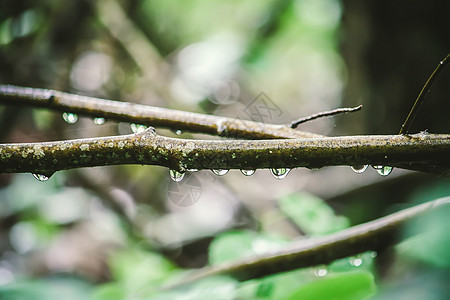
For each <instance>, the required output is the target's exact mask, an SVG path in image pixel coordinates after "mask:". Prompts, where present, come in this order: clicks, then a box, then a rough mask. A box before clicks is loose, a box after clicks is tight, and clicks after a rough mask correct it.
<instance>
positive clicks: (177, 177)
mask: <svg viewBox="0 0 450 300" xmlns="http://www.w3.org/2000/svg"><path fill="white" fill-rule="evenodd" d="M196 171H198V170H197V169H190V170H189V172H196ZM211 171H212V172H213V173H214V174H215V175H217V176H223V175H225V174H227V173H228V171H229V170H228V169H213V170H211ZM289 171H291V169H288V168H279V169H270V172H271V173H272V175H273V176H274V177H275V178H276V179H283V178H285V177H286V176H287V175H288V174H289ZM255 172H256V170H254V169H249V170H244V169H243V170H241V173H242V174H243V175H245V176H252V175H253V174H255ZM169 173H170V178H172V180H173V181H175V182H180V181H181V180H183V178H184V174H185V173H181V172H178V171H176V170H170V171H169Z"/></svg>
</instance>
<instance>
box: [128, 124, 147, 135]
mask: <svg viewBox="0 0 450 300" xmlns="http://www.w3.org/2000/svg"><path fill="white" fill-rule="evenodd" d="M130 128H131V131H133V133H141V132H144V131H145V130H146V129H147V126H145V125H140V124H135V123H131V124H130Z"/></svg>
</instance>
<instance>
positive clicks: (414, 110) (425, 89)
mask: <svg viewBox="0 0 450 300" xmlns="http://www.w3.org/2000/svg"><path fill="white" fill-rule="evenodd" d="M449 58H450V53H449V54H447V56H446V57H445V58H444V59H443V60H442V61H440V62H439V64H438V65H437V67H436V69H434V71H433V73H432V74H431V75H430V77H429V78H428V80H427V82H426V83H425V85H424V86H423V88H422V90H421V91H420V93H419V96H417V99H416V101H415V102H414V104H413V107H412V108H411V110H410V111H409V114H408V116H407V117H406V120H405V122H404V123H403V125H402V127H401V128H400V132H399V134H406V133H408V130H409V127H410V126H411V124H412V122H413V121H414V119H415V118H416V116H417V113H418V112H419V109H420V106H421V105H422V103H423V101H424V99H425V96H426V95H427V93H428V92H429V90H430V88H431V85H432V84H433V81H434V79H436V77H437V75H438V74H439V72H440V71H441V70H442V69H443V68H444V67H445V66H446V65H447V63H448V61H449Z"/></svg>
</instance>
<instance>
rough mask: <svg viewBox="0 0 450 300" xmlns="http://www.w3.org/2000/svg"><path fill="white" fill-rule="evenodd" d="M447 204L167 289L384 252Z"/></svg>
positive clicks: (221, 268) (201, 274) (219, 268)
mask: <svg viewBox="0 0 450 300" xmlns="http://www.w3.org/2000/svg"><path fill="white" fill-rule="evenodd" d="M446 205H450V197H446V198H440V199H436V200H433V201H430V202H427V203H424V204H420V205H416V206H414V207H411V208H407V209H404V210H402V211H399V212H397V213H394V214H391V215H388V216H386V217H383V218H380V219H377V220H375V221H371V222H368V223H365V224H361V225H357V226H353V227H351V228H348V229H345V230H342V231H340V232H337V233H334V234H330V235H327V236H324V237H319V238H310V239H307V240H299V241H297V242H294V243H293V244H291V245H290V246H288V247H285V248H282V249H280V250H278V251H273V252H270V253H267V254H263V255H258V256H253V257H249V258H243V259H240V260H237V261H231V262H226V263H223V264H219V265H216V266H209V267H205V268H203V269H200V270H197V271H193V272H189V273H188V274H186V276H185V277H184V278H183V279H181V280H180V281H179V282H178V283H175V284H172V285H170V286H166V287H165V289H171V288H175V287H177V286H181V285H185V284H189V283H192V282H194V281H197V280H200V279H202V278H206V277H210V276H216V275H228V276H232V277H234V278H236V279H238V280H241V281H243V280H249V279H254V278H260V277H263V276H268V275H272V274H277V273H281V272H286V271H290V270H295V269H298V268H305V267H312V266H317V265H322V264H328V263H331V262H332V261H334V260H336V259H340V258H344V257H348V256H351V255H356V254H359V253H362V252H366V251H371V250H372V251H380V250H382V249H386V248H387V247H389V246H392V245H395V244H396V243H397V242H399V241H400V240H402V239H405V238H407V236H404V235H400V234H399V233H401V231H400V230H401V229H402V228H403V226H404V225H405V223H406V222H408V221H409V220H411V219H413V218H417V217H419V216H420V215H423V214H424V213H426V212H429V211H432V210H436V209H442V207H444V206H446Z"/></svg>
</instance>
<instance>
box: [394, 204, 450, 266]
mask: <svg viewBox="0 0 450 300" xmlns="http://www.w3.org/2000/svg"><path fill="white" fill-rule="evenodd" d="M449 215H450V206H448V205H447V206H444V207H442V208H441V209H439V210H433V211H431V212H429V213H427V214H425V215H423V216H420V217H419V218H416V219H414V220H413V221H412V222H410V223H409V224H408V226H407V228H406V233H407V234H408V235H412V237H411V238H409V239H407V240H406V241H404V242H402V243H401V244H399V245H398V246H397V249H398V250H399V251H400V253H402V254H403V255H406V256H408V257H410V258H413V259H416V260H419V261H422V262H425V263H427V264H429V265H433V266H436V267H442V268H446V267H450V251H449V250H448V249H450V234H449V232H448V230H449V228H450V219H449Z"/></svg>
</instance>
